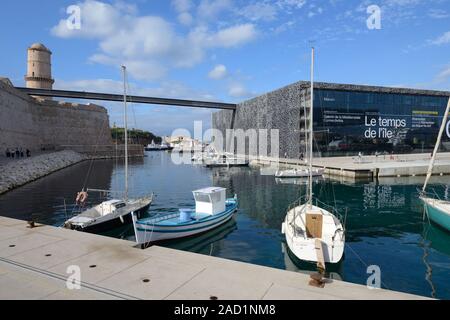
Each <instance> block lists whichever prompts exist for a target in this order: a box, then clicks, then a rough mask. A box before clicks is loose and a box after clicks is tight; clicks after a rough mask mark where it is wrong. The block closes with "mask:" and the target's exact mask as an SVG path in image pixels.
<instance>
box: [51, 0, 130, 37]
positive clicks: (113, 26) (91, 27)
mask: <svg viewBox="0 0 450 320" xmlns="http://www.w3.org/2000/svg"><path fill="white" fill-rule="evenodd" d="M79 5H80V7H81V14H82V25H81V29H79V30H77V29H69V28H68V27H67V23H66V19H61V20H60V21H59V23H58V25H56V26H55V27H53V28H52V29H51V33H52V34H53V35H55V36H58V37H61V38H70V37H74V36H78V37H85V38H99V37H105V36H108V35H110V34H112V33H114V32H116V30H117V27H118V25H117V21H119V20H122V18H123V17H122V15H123V14H124V13H125V14H126V12H129V11H128V10H127V11H126V12H125V11H122V10H121V9H120V8H118V7H114V6H112V5H110V4H107V3H103V2H99V1H94V0H86V1H85V2H84V3H81V4H79Z"/></svg>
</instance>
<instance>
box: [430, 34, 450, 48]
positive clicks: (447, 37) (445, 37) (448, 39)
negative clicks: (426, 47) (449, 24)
mask: <svg viewBox="0 0 450 320" xmlns="http://www.w3.org/2000/svg"><path fill="white" fill-rule="evenodd" d="M430 43H431V44H434V45H438V46H439V45H442V44H447V43H450V31H447V32H445V33H444V34H442V35H441V36H439V37H437V38H436V39H434V40H431V41H430Z"/></svg>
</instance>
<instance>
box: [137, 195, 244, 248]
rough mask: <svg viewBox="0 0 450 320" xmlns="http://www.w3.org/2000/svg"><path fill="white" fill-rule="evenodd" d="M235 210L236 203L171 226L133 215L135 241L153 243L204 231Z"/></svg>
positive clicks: (231, 215)
mask: <svg viewBox="0 0 450 320" xmlns="http://www.w3.org/2000/svg"><path fill="white" fill-rule="evenodd" d="M236 210H237V203H236V204H234V205H232V206H230V207H229V208H227V210H226V211H224V212H223V213H221V214H218V215H217V216H215V217H212V218H208V219H206V220H204V221H202V220H199V221H196V222H194V223H186V224H180V225H172V226H167V225H160V224H152V223H146V222H145V221H139V220H137V219H136V218H135V217H133V219H134V220H135V221H134V232H135V235H136V242H137V243H138V244H147V243H155V242H159V241H164V240H170V239H179V238H185V237H191V236H194V235H198V234H201V233H205V232H207V231H209V230H212V229H215V228H217V227H219V226H221V225H223V224H224V223H226V222H228V221H229V220H230V219H231V218H232V217H233V215H234V213H235V212H236Z"/></svg>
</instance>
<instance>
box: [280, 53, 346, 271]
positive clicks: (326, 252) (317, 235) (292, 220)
mask: <svg viewBox="0 0 450 320" xmlns="http://www.w3.org/2000/svg"><path fill="white" fill-rule="evenodd" d="M311 60H312V61H311V107H310V110H309V117H310V119H309V177H308V194H307V196H306V197H302V198H300V199H299V200H298V201H296V202H295V203H293V204H292V205H291V206H290V207H289V208H288V211H287V214H286V217H285V220H284V222H283V223H282V226H281V232H282V233H283V234H284V235H285V237H286V243H287V245H288V247H289V250H290V251H291V252H292V253H293V254H294V255H295V256H296V257H297V258H298V259H300V260H305V261H313V262H317V263H318V265H319V268H322V269H325V263H326V262H327V263H337V262H339V261H340V260H341V258H342V256H343V253H344V247H345V232H344V227H343V226H342V223H341V222H340V220H339V219H338V218H337V217H336V215H335V214H333V213H332V211H333V212H335V213H336V214H337V212H336V211H335V210H334V209H332V208H331V209H325V206H326V205H325V204H322V203H320V206H319V201H318V200H316V201H315V202H316V205H313V192H312V184H313V175H312V172H313V168H312V160H313V102H314V48H312V58H311ZM327 207H328V206H327ZM329 210H331V211H329Z"/></svg>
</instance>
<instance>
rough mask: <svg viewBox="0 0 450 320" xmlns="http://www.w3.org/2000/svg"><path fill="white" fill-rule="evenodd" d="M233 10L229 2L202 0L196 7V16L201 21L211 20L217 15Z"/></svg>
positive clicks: (225, 0)
mask: <svg viewBox="0 0 450 320" xmlns="http://www.w3.org/2000/svg"><path fill="white" fill-rule="evenodd" d="M232 8H233V3H232V1H231V0H202V1H201V2H200V5H199V6H198V9H197V11H198V16H199V17H200V18H201V19H206V20H212V19H214V18H216V17H217V16H218V15H219V13H221V12H223V11H228V10H231V9H232Z"/></svg>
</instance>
